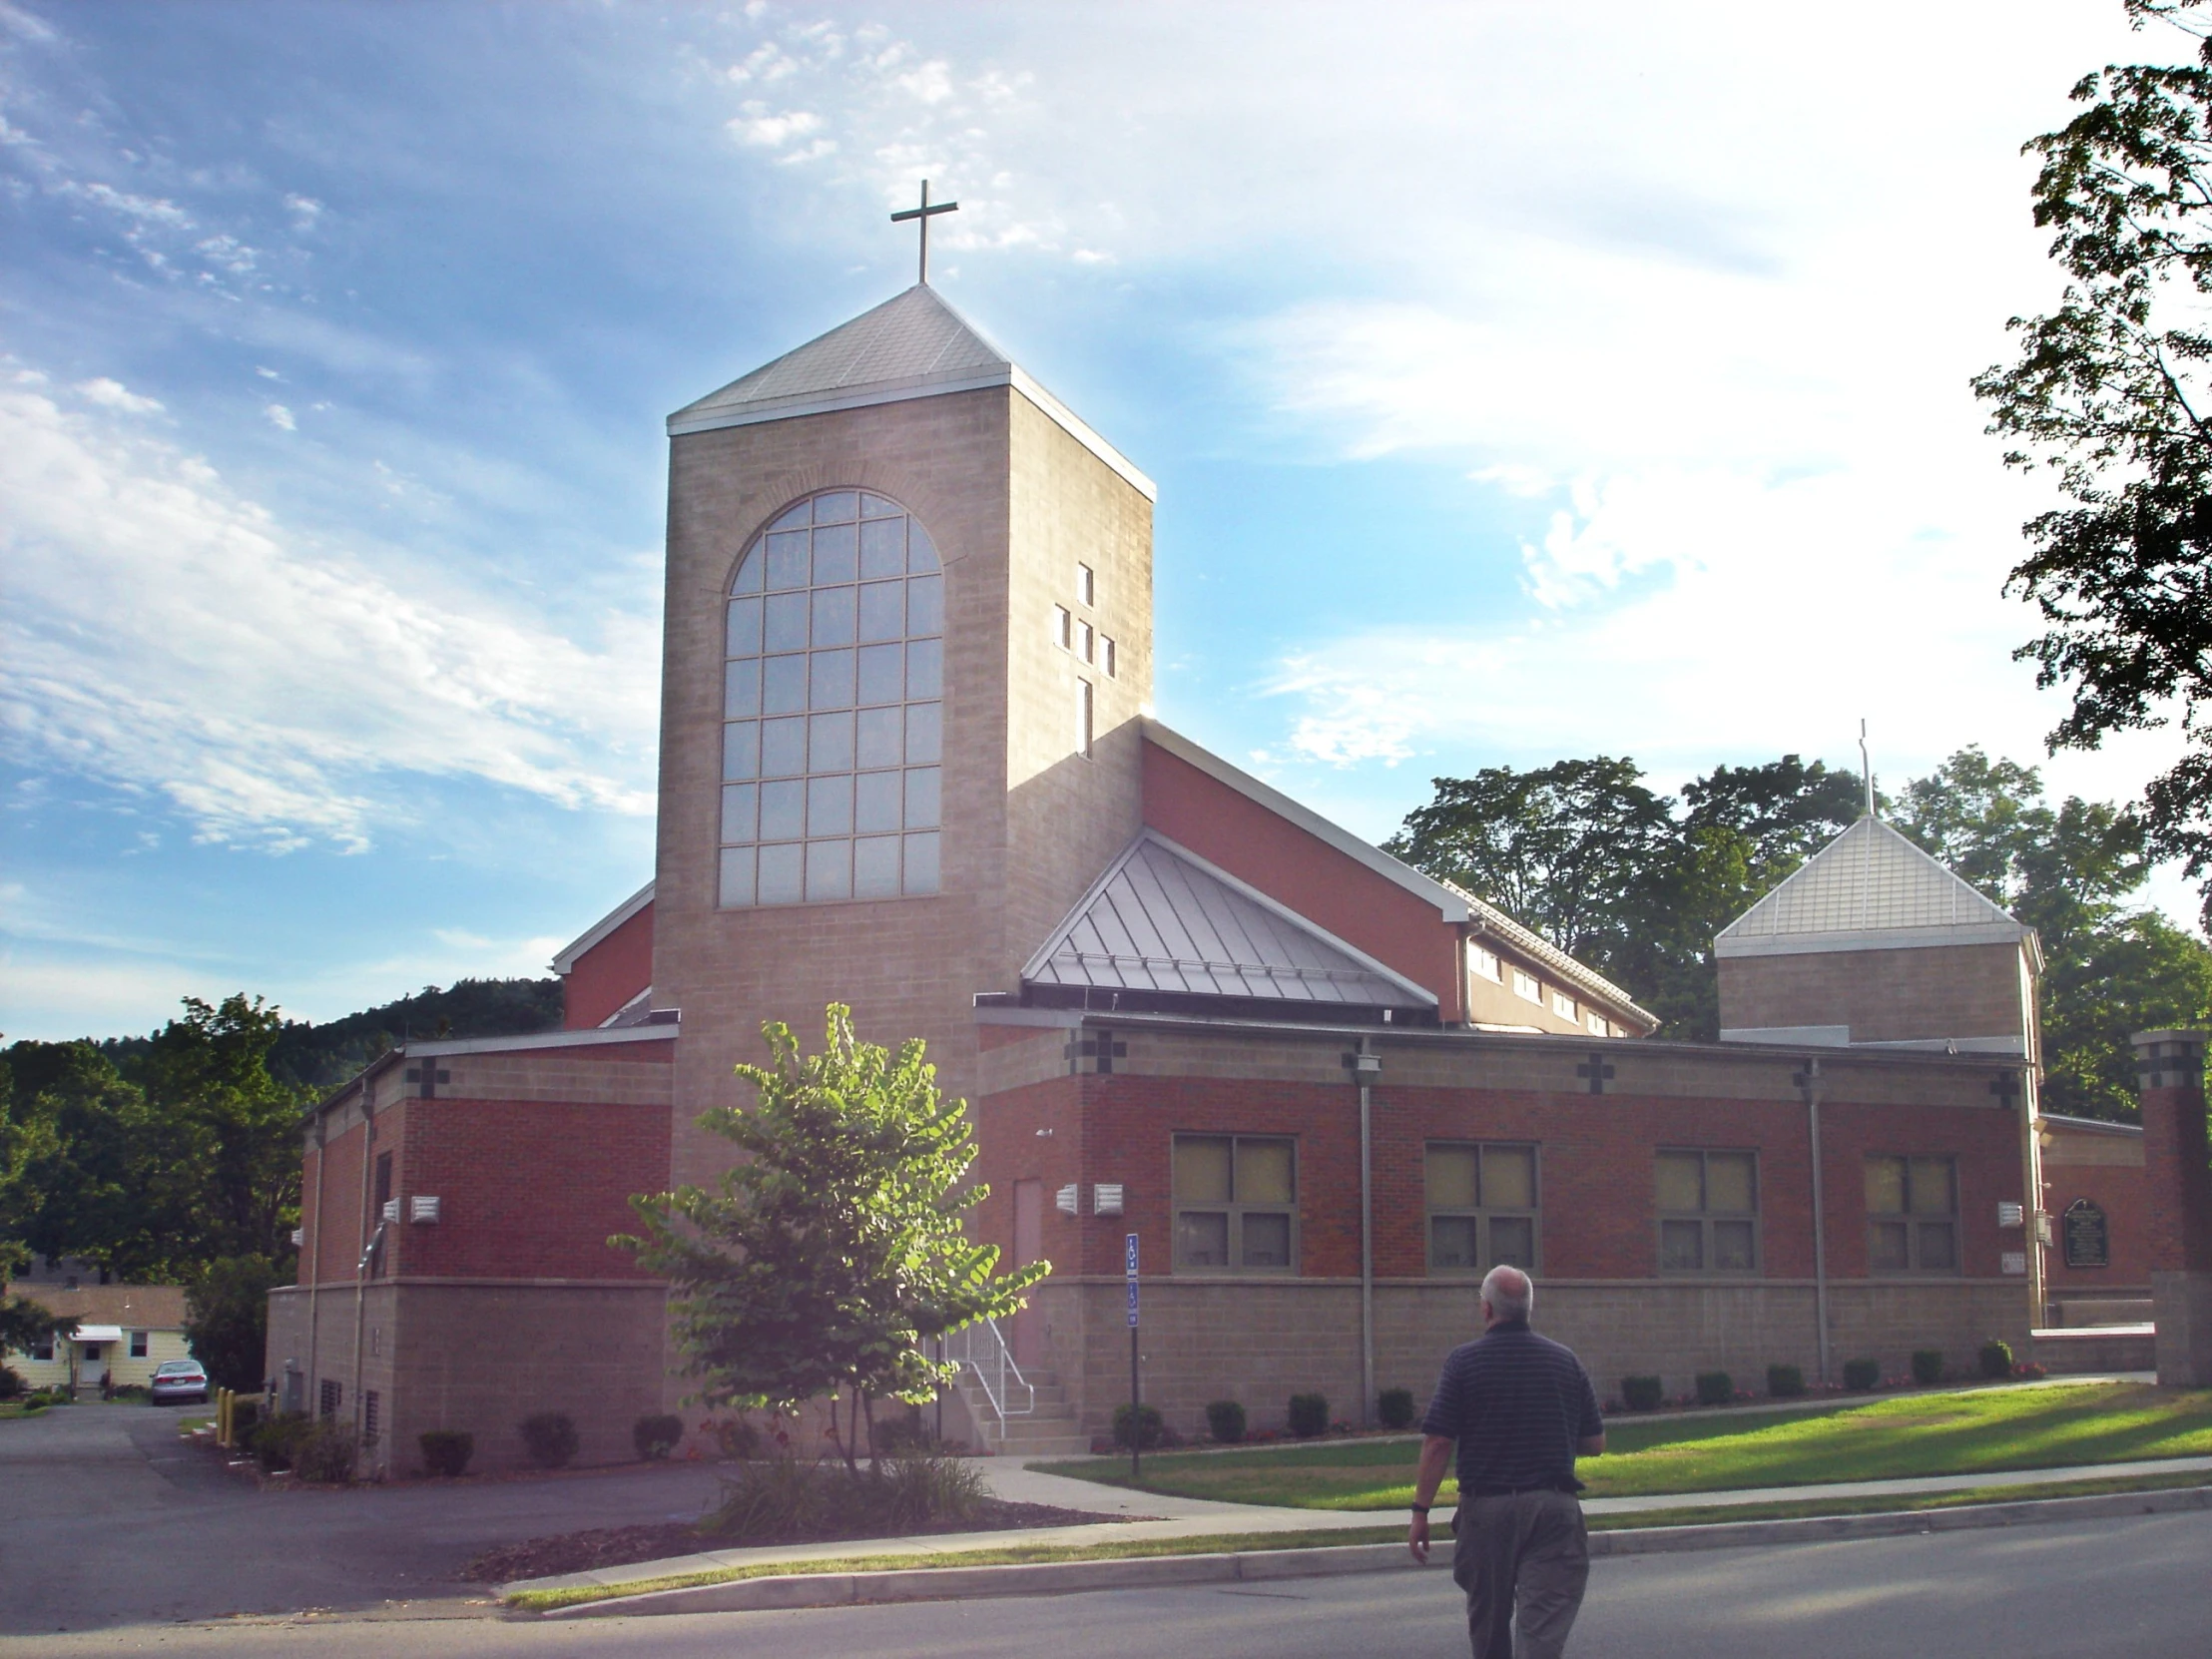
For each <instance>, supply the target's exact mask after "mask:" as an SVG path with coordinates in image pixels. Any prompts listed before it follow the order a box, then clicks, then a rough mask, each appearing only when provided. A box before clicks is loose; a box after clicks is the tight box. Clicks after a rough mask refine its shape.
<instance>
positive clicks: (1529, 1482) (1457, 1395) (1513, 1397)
mask: <svg viewBox="0 0 2212 1659" xmlns="http://www.w3.org/2000/svg"><path fill="white" fill-rule="evenodd" d="M1420 1429H1421V1432H1422V1433H1423V1434H1438V1435H1442V1436H1443V1437H1444V1438H1446V1439H1451V1440H1457V1441H1458V1442H1459V1493H1460V1496H1461V1497H1479V1496H1482V1495H1484V1494H1485V1493H1489V1492H1501V1491H1513V1490H1518V1489H1522V1488H1525V1487H1530V1486H1552V1487H1556V1488H1557V1489H1558V1490H1560V1491H1562V1492H1578V1491H1580V1490H1581V1489H1582V1482H1581V1481H1579V1480H1577V1479H1575V1477H1574V1455H1575V1442H1576V1441H1577V1440H1586V1439H1588V1438H1590V1437H1591V1436H1592V1435H1595V1434H1602V1433H1604V1432H1605V1419H1604V1418H1603V1417H1602V1416H1600V1415H1599V1414H1598V1408H1597V1394H1596V1392H1595V1390H1593V1389H1592V1388H1591V1386H1590V1374H1589V1373H1588V1372H1586V1371H1584V1370H1583V1369H1582V1362H1581V1361H1580V1360H1577V1359H1576V1358H1575V1357H1574V1350H1572V1349H1571V1348H1568V1347H1567V1346H1566V1345H1565V1344H1563V1343H1555V1342H1553V1341H1552V1340H1551V1339H1550V1338H1548V1337H1539V1336H1537V1335H1536V1333H1535V1332H1533V1331H1531V1330H1529V1329H1528V1322H1527V1321H1526V1320H1500V1321H1499V1322H1498V1323H1497V1324H1496V1325H1493V1326H1491V1327H1490V1329H1489V1331H1488V1332H1487V1333H1485V1334H1484V1335H1483V1336H1481V1337H1479V1338H1477V1339H1476V1340H1475V1341H1473V1342H1471V1343H1463V1344H1461V1345H1460V1346H1459V1347H1457V1348H1455V1349H1453V1350H1452V1351H1451V1354H1450V1356H1449V1357H1448V1358H1446V1359H1445V1361H1444V1371H1443V1376H1441V1377H1440V1378H1438V1379H1437V1380H1436V1392H1435V1394H1434V1396H1433V1397H1432V1398H1430V1400H1429V1401H1428V1413H1427V1415H1425V1416H1424V1417H1422V1418H1421V1423H1420Z"/></svg>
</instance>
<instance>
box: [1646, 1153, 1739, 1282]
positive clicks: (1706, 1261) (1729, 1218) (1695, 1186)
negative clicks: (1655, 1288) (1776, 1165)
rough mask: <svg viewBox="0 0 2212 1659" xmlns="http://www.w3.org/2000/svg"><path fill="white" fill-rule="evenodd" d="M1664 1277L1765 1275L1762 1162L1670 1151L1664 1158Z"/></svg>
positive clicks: (1661, 1197)
mask: <svg viewBox="0 0 2212 1659" xmlns="http://www.w3.org/2000/svg"><path fill="white" fill-rule="evenodd" d="M1657 1170H1658V1199H1659V1202H1658V1210H1659V1271H1660V1272H1661V1273H1757V1272H1758V1271H1759V1156H1758V1154H1757V1153H1753V1152H1690V1151H1680V1152H1676V1151H1664V1152H1661V1153H1660V1154H1659V1158H1658V1165H1657Z"/></svg>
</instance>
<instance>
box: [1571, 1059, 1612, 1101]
mask: <svg viewBox="0 0 2212 1659" xmlns="http://www.w3.org/2000/svg"><path fill="white" fill-rule="evenodd" d="M1574 1074H1575V1076H1577V1077H1581V1078H1586V1079H1588V1081H1589V1085H1590V1093H1592V1094H1603V1093H1604V1092H1605V1080H1606V1079H1607V1078H1609V1077H1611V1076H1612V1075H1613V1067H1612V1065H1611V1063H1610V1062H1609V1061H1607V1059H1606V1058H1605V1056H1604V1055H1602V1054H1598V1053H1592V1054H1591V1056H1590V1057H1589V1059H1587V1060H1585V1061H1584V1062H1583V1063H1582V1064H1581V1065H1579V1066H1576V1067H1575V1068H1574Z"/></svg>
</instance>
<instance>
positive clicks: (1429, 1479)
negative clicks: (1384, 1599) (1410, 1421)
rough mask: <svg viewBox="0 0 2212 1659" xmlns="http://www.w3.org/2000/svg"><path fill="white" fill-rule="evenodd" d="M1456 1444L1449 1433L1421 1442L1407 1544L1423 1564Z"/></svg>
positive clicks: (1426, 1556) (1407, 1528) (1428, 1437)
mask: <svg viewBox="0 0 2212 1659" xmlns="http://www.w3.org/2000/svg"><path fill="white" fill-rule="evenodd" d="M1604 1437H1605V1436H1604V1435H1602V1434H1601V1435H1599V1436H1598V1438H1599V1439H1600V1440H1603V1439H1604ZM1452 1444H1453V1441H1452V1439H1451V1437H1450V1436H1449V1435H1448V1434H1428V1435H1424V1436H1422V1438H1421V1442H1420V1466H1419V1467H1418V1468H1417V1469H1416V1470H1415V1471H1414V1473H1413V1519H1412V1524H1411V1525H1409V1526H1408V1527H1406V1529H1405V1547H1406V1548H1407V1549H1409V1550H1410V1551H1412V1555H1413V1559H1414V1560H1415V1561H1418V1562H1419V1563H1420V1564H1421V1565H1422V1566H1426V1565H1427V1564H1428V1506H1429V1505H1430V1504H1431V1503H1433V1502H1435V1500H1436V1488H1437V1487H1438V1486H1440V1485H1442V1484H1443V1480H1444V1470H1445V1469H1447V1468H1449V1467H1450V1466H1451V1447H1452Z"/></svg>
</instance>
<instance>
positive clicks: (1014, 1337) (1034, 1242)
mask: <svg viewBox="0 0 2212 1659" xmlns="http://www.w3.org/2000/svg"><path fill="white" fill-rule="evenodd" d="M1043 1254H1044V1183H1043V1182H1042V1181H1016V1182H1015V1183H1014V1266H1015V1267H1017V1268H1025V1267H1027V1266H1028V1265H1029V1264H1030V1263H1031V1262H1034V1261H1036V1260H1037V1258H1038V1257H1040V1256H1042V1255H1043ZM1043 1322H1044V1316H1043V1315H1042V1314H1040V1313H1038V1312H1037V1311H1036V1310H1035V1309H1034V1308H1024V1309H1023V1310H1022V1311H1021V1312H1020V1313H1018V1314H1016V1315H1015V1316H1014V1321H1013V1330H1012V1331H1011V1332H1010V1333H1008V1337H1007V1342H1008V1345H1009V1346H1010V1347H1011V1348H1012V1349H1013V1351H1014V1364H1015V1365H1017V1366H1019V1367H1020V1368H1021V1369H1022V1370H1023V1371H1025V1372H1026V1371H1028V1370H1029V1369H1030V1368H1031V1367H1033V1366H1036V1365H1038V1364H1040V1363H1041V1362H1042V1361H1043V1359H1044V1323H1043Z"/></svg>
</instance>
